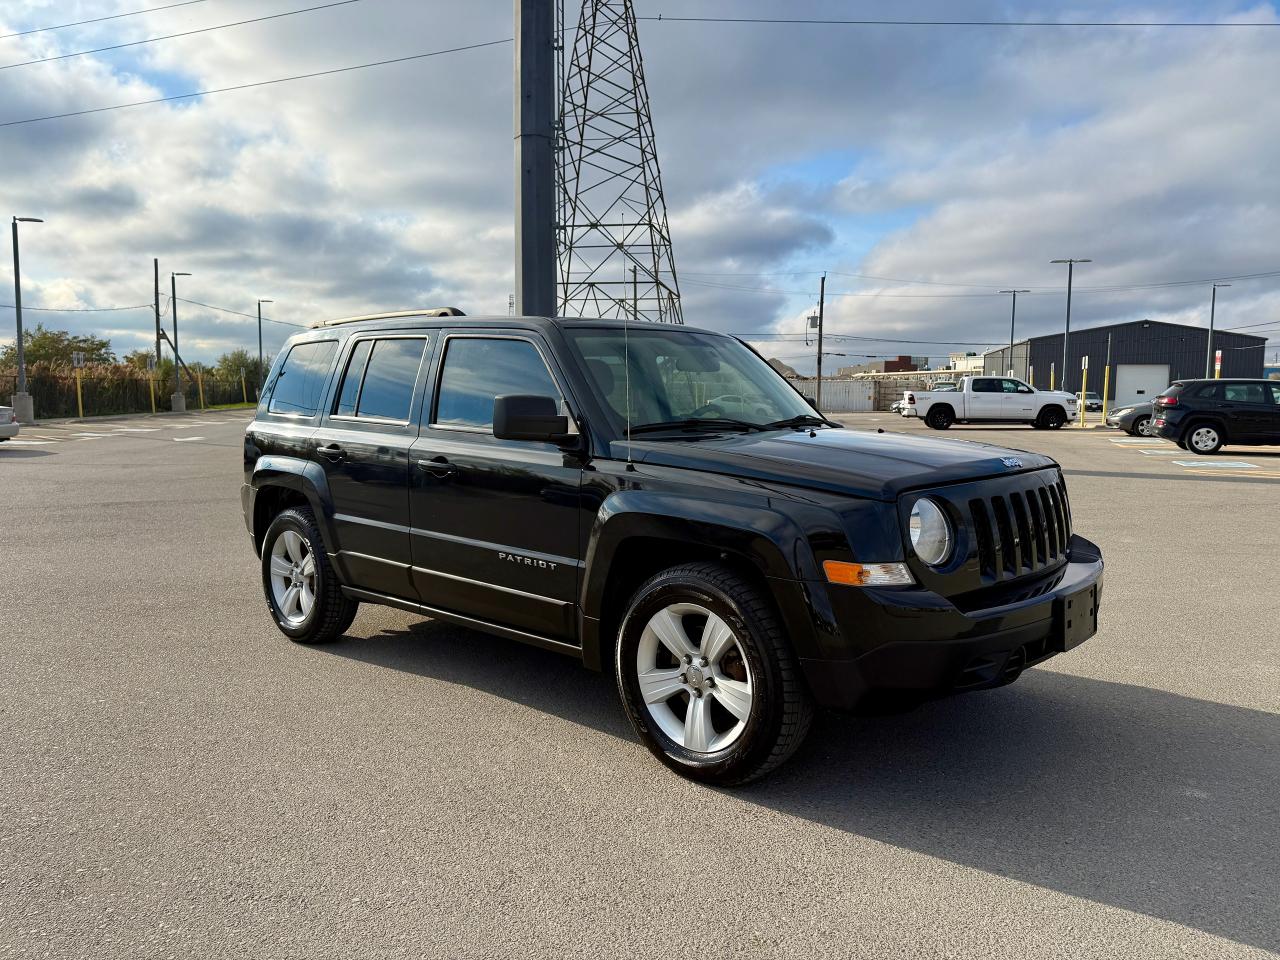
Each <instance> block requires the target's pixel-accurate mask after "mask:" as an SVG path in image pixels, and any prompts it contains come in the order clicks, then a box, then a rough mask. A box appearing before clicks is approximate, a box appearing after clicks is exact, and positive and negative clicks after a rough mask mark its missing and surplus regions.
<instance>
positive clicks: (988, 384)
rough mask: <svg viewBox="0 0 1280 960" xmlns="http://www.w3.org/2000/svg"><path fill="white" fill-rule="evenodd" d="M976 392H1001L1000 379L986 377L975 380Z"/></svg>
mask: <svg viewBox="0 0 1280 960" xmlns="http://www.w3.org/2000/svg"><path fill="white" fill-rule="evenodd" d="M973 392H974V393H1000V381H999V380H989V379H986V378H985V377H983V378H979V379H977V380H974V381H973Z"/></svg>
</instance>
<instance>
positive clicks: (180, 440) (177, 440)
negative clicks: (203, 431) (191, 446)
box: [170, 437, 204, 443]
mask: <svg viewBox="0 0 1280 960" xmlns="http://www.w3.org/2000/svg"><path fill="white" fill-rule="evenodd" d="M170 439H171V440H173V442H174V443H190V442H191V441H192V440H203V439H204V437H170Z"/></svg>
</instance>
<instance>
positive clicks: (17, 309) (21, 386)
mask: <svg viewBox="0 0 1280 960" xmlns="http://www.w3.org/2000/svg"><path fill="white" fill-rule="evenodd" d="M13 313H14V317H15V320H16V322H17V325H18V393H26V392H27V355H26V352H25V351H24V350H23V343H22V270H21V267H20V266H19V264H18V218H17V217H14V218H13Z"/></svg>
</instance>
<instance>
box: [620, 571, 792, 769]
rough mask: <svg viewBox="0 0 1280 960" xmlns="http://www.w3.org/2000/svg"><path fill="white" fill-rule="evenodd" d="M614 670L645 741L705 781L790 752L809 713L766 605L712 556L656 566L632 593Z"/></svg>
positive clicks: (769, 764)
mask: <svg viewBox="0 0 1280 960" xmlns="http://www.w3.org/2000/svg"><path fill="white" fill-rule="evenodd" d="M614 670H615V673H616V676H617V681H618V692H619V694H620V696H621V698H622V702H623V705H624V706H625V707H626V711H627V717H628V719H629V720H630V721H631V725H632V727H633V728H634V729H635V731H636V733H637V734H638V735H639V737H640V739H641V740H642V741H643V742H644V745H645V746H646V747H648V748H649V750H650V751H651V752H652V753H653V754H654V756H656V757H657V758H658V759H659V760H661V761H662V762H663V763H665V764H666V765H667V766H668V767H670V768H671V769H673V770H675V771H676V772H677V773H680V774H682V775H683V776H686V777H689V778H690V779H693V780H700V781H702V782H704V783H712V784H718V785H722V786H728V785H733V784H740V783H746V782H747V781H749V780H754V779H756V778H757V777H761V776H763V775H764V774H766V773H768V772H769V771H770V770H772V769H774V768H775V767H777V766H778V765H779V764H781V763H782V762H783V761H785V760H786V759H787V758H788V757H790V756H791V754H793V753H794V752H795V751H796V749H797V748H798V747H799V746H800V744H801V742H802V741H803V740H804V737H805V734H806V733H808V730H809V725H810V723H811V722H812V719H813V705H812V701H811V700H810V697H809V692H808V690H807V688H806V687H805V685H804V682H803V680H802V679H801V677H800V670H799V664H798V662H797V661H796V657H795V654H794V653H793V652H792V651H791V648H790V646H789V645H788V643H787V640H786V637H785V636H784V634H783V631H782V628H781V625H780V624H779V622H778V619H777V615H776V614H775V613H774V611H773V609H772V604H771V603H770V602H769V600H768V598H767V597H766V596H765V595H764V594H763V593H762V592H761V591H760V590H759V589H758V588H756V587H755V586H753V585H752V584H750V583H748V582H747V581H746V580H745V579H743V578H742V577H740V576H738V575H737V574H735V573H734V572H732V571H731V570H728V569H726V568H724V567H722V566H720V565H718V564H714V563H693V564H687V565H684V566H679V567H673V568H672V569H669V570H664V571H663V572H662V573H659V574H657V575H656V576H654V577H652V578H651V579H650V580H649V581H648V582H647V583H645V584H644V586H642V587H641V588H640V589H639V590H638V591H637V592H636V594H635V596H634V597H633V598H632V601H631V605H630V609H629V610H628V611H627V616H626V619H625V620H624V621H623V624H622V630H621V632H620V635H619V638H618V645H617V653H616V656H615V660H614Z"/></svg>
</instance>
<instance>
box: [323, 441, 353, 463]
mask: <svg viewBox="0 0 1280 960" xmlns="http://www.w3.org/2000/svg"><path fill="white" fill-rule="evenodd" d="M316 453H318V454H320V456H322V457H324V458H325V459H327V460H331V461H333V462H334V463H337V462H338V461H339V460H344V459H346V456H347V454H346V451H345V450H343V449H342V448H341V447H340V446H338V445H337V444H336V443H332V444H330V445H329V446H327V447H316Z"/></svg>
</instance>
